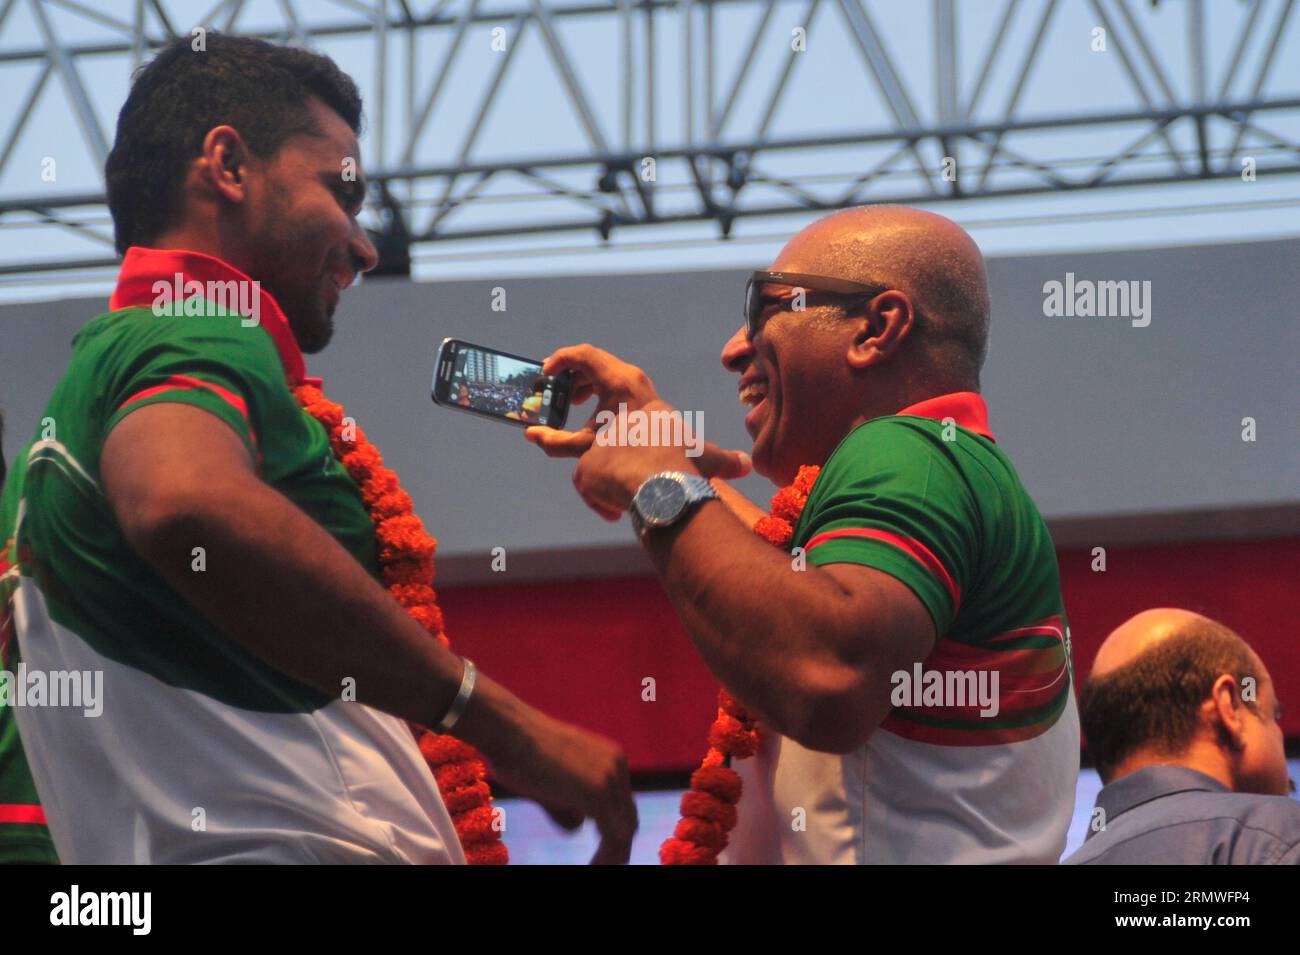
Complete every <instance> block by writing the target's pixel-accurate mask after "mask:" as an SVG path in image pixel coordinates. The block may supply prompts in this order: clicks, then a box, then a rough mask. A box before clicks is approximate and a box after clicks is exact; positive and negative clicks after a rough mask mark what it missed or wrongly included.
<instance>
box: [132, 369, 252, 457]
mask: <svg viewBox="0 0 1300 955" xmlns="http://www.w3.org/2000/svg"><path fill="white" fill-rule="evenodd" d="M194 388H206V389H208V390H209V391H211V392H212V393H213V394H215V395H216V396H217V397H218V398H220V399H221V400H222V401H224V402H225V403H226V404H228V405H230V407H232V408H234V409H235V410H236V411H238V412H239V414H240V416H241V417H242V418H243V419H244V424H246V425H248V433H249V436H250V437H251V438H252V439H253V444H254V446H256V445H257V434H256V433H255V432H254V431H253V424H252V422H251V421H249V420H248V405H247V404H246V403H245V401H244V399H243V398H242V397H241V396H240V395H238V394H236V393H235V392H233V391H231V390H230V389H229V388H223V387H222V386H221V385H217V384H213V383H212V382H210V381H201V380H200V379H198V378H191V377H190V376H189V375H172V376H171V377H170V378H168V379H167V380H166V381H164V382H163V383H162V384H161V385H154V386H153V387H152V388H145V389H144V390H143V391H139V392H136V393H135V394H133V395H132V396H131V397H130V398H127V399H126V401H124V402H122V403H121V404H120V405H118V406H117V410H118V411H121V410H122V409H123V408H125V407H126V406H127V405H129V404H131V402H133V401H139V400H140V399H142V398H149V397H152V396H153V395H156V394H160V393H161V392H164V391H189V390H191V389H194Z"/></svg>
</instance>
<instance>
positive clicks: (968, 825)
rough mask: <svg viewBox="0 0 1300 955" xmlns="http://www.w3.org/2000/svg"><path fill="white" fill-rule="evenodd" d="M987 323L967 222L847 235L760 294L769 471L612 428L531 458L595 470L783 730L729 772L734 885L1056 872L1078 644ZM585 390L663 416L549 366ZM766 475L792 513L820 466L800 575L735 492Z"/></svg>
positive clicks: (589, 495) (615, 515)
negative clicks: (736, 797) (1005, 430)
mask: <svg viewBox="0 0 1300 955" xmlns="http://www.w3.org/2000/svg"><path fill="white" fill-rule="evenodd" d="M989 311H990V308H989V295H988V287H987V280H986V277H985V271H984V262H983V258H982V256H981V255H980V252H979V249H978V248H977V247H976V245H975V243H974V242H973V241H972V240H971V238H970V237H969V236H968V235H967V234H966V233H965V232H964V231H962V230H961V229H960V228H959V227H958V226H957V225H956V224H954V223H952V222H950V221H949V220H947V219H945V218H943V217H942V216H938V215H934V214H931V213H927V212H922V211H920V210H916V209H907V208H900V207H864V208H857V209H848V210H844V211H841V212H837V213H835V214H833V215H830V216H827V217H826V218H823V219H821V220H819V221H817V222H815V223H813V224H812V225H810V226H808V227H807V228H806V229H804V230H803V231H802V232H800V233H799V234H798V235H796V236H795V237H794V238H793V239H791V240H790V242H789V243H787V244H786V246H785V247H784V248H783V249H782V250H781V252H780V254H779V255H778V256H777V259H776V261H775V262H774V263H773V264H772V267H771V269H769V270H764V271H761V272H756V273H755V274H754V275H753V276H752V277H751V279H750V281H749V283H748V286H747V288H746V293H745V307H744V314H745V324H744V326H743V327H741V328H740V329H739V330H738V331H737V332H736V333H735V334H734V335H733V336H732V338H731V339H730V340H729V341H728V342H727V343H726V345H725V347H724V348H723V351H722V363H723V365H724V366H725V367H726V369H727V370H728V371H731V372H733V373H735V374H737V375H739V376H740V377H739V381H738V390H739V395H740V400H741V402H742V403H744V404H745V405H747V406H749V411H748V413H747V415H746V417H745V428H746V430H747V431H748V432H749V434H750V436H751V437H752V438H753V442H754V444H753V449H752V452H751V454H750V455H746V454H744V453H742V452H738V451H727V450H723V449H721V448H718V447H716V446H713V445H705V448H704V453H703V454H700V455H698V456H695V457H687V456H686V455H685V454H684V452H683V449H682V448H681V447H619V446H615V445H613V444H612V443H608V442H606V441H603V440H602V441H596V440H595V437H596V424H597V418H596V416H595V415H593V418H592V420H591V421H589V422H588V423H587V425H586V426H585V427H584V428H583V429H581V430H579V431H573V432H560V431H553V430H550V429H545V428H530V429H528V431H527V432H526V435H527V437H528V439H529V440H530V441H533V442H534V443H536V444H538V445H539V446H540V447H542V449H543V450H545V451H546V453H547V454H550V455H552V456H569V457H579V458H580V460H579V462H578V466H577V469H576V471H575V473H574V484H575V486H576V488H577V490H578V492H579V494H580V495H581V496H582V497H583V499H584V500H585V501H586V503H587V504H588V505H589V506H590V507H591V508H592V509H593V510H595V511H596V512H597V513H598V514H600V515H601V516H603V517H605V518H606V519H608V520H617V519H619V518H620V517H621V516H622V515H623V513H624V512H628V511H630V512H631V516H632V522H633V525H634V527H636V528H637V531H638V535H639V537H640V540H641V543H642V545H643V546H644V547H645V549H646V551H647V552H648V553H649V555H650V557H651V559H652V560H653V562H654V565H655V567H656V569H657V570H658V572H659V574H660V576H661V577H662V579H663V583H664V587H665V589H666V591H667V594H668V596H669V598H670V600H671V601H672V602H673V604H674V606H675V607H676V609H677V611H678V614H679V616H680V617H681V620H682V622H683V624H684V625H685V628H686V630H687V632H688V633H689V634H690V636H691V639H692V640H693V641H694V643H695V645H696V647H697V648H698V649H699V652H700V654H701V655H702V656H703V658H704V660H705V662H706V663H707V664H708V666H709V668H710V669H711V670H712V672H713V673H714V675H715V676H716V677H717V678H718V680H719V681H720V682H721V683H722V684H723V686H725V687H726V688H727V690H728V691H730V692H731V693H732V694H733V695H734V696H735V697H736V698H737V699H738V700H739V701H740V702H741V703H742V704H744V705H745V706H746V707H747V708H749V709H750V710H751V711H752V712H754V713H756V714H757V715H758V716H759V718H760V719H761V721H762V723H763V725H764V726H765V727H766V729H767V731H768V732H767V735H766V738H765V739H764V742H763V744H762V747H761V749H760V751H759V752H758V753H757V754H756V755H755V756H753V757H752V758H749V759H744V760H738V761H736V762H735V764H734V767H735V768H736V770H737V771H738V772H739V773H740V775H741V777H742V779H743V783H744V793H743V795H742V797H741V800H740V804H739V817H738V821H737V824H736V827H735V830H734V831H733V832H732V834H731V837H730V844H729V846H728V849H727V851H726V853H725V854H724V856H723V859H724V861H729V862H737V863H1017V862H1037V863H1055V862H1056V861H1057V860H1058V859H1059V858H1060V855H1061V852H1062V850H1063V848H1064V845H1065V837H1066V830H1067V828H1068V826H1069V821H1070V817H1071V813H1072V811H1073V807H1074V792H1075V782H1076V777H1077V775H1078V766H1079V722H1078V714H1077V710H1076V707H1075V702H1074V696H1073V692H1072V688H1071V683H1072V672H1071V666H1070V650H1069V637H1068V628H1067V622H1066V617H1065V609H1064V606H1063V604H1062V600H1061V593H1060V582H1059V578H1058V573H1057V566H1056V557H1055V551H1054V549H1053V546H1052V541H1051V538H1050V537H1049V535H1048V533H1047V530H1046V527H1045V526H1044V524H1043V521H1042V518H1041V517H1040V516H1039V514H1038V511H1037V509H1036V508H1035V506H1034V503H1033V501H1032V500H1031V499H1030V498H1029V495H1028V494H1027V493H1026V492H1025V490H1024V488H1023V487H1022V486H1021V484H1020V480H1019V478H1018V476H1017V474H1016V471H1015V468H1014V467H1013V465H1012V464H1011V462H1010V460H1009V459H1008V458H1007V457H1006V455H1005V454H1004V453H1003V452H1002V451H1001V450H1000V449H999V448H998V446H997V443H996V439H995V438H994V435H993V432H992V430H991V429H990V424H989V420H988V412H987V409H986V407H985V404H984V401H983V399H982V398H981V397H980V395H979V372H980V368H981V365H982V364H983V361H984V356H985V353H986V350H987V338H988V324H989ZM566 369H571V370H572V371H573V372H574V373H575V375H576V382H577V387H576V390H575V401H574V403H575V404H576V403H579V402H581V401H582V400H585V399H586V398H588V397H590V396H591V395H593V394H594V395H595V396H596V397H597V398H598V399H599V400H598V406H597V413H598V414H599V413H600V412H607V413H608V414H634V413H638V412H646V411H650V412H653V411H662V410H671V409H670V407H669V406H668V405H667V403H665V402H664V401H663V400H661V399H660V397H659V395H658V393H657V392H656V391H655V387H654V384H653V382H652V381H651V380H650V379H649V377H648V376H647V375H646V374H645V373H644V372H643V371H641V370H640V369H638V368H635V367H633V366H631V365H628V364H626V363H624V362H622V361H620V360H619V359H617V358H616V357H614V356H613V355H610V354H608V353H606V352H602V351H600V350H599V349H596V348H593V347H592V346H590V345H580V346H577V347H574V348H566V349H561V350H560V351H558V352H556V353H555V354H553V355H552V356H551V357H550V358H549V359H548V360H547V362H546V367H545V371H546V373H548V374H555V373H558V372H560V371H562V370H566ZM620 406H622V407H620ZM608 414H607V415H606V416H604V417H602V418H601V421H602V422H607V421H608V420H609V417H608ZM620 427H621V425H620ZM617 433H619V434H623V433H627V432H626V431H625V430H619V431H618V432H617ZM751 456H752V458H751ZM751 460H752V467H753V468H754V469H755V470H757V471H758V472H759V473H760V474H762V475H764V476H765V477H767V478H769V479H770V480H771V481H772V483H773V484H774V485H776V486H778V487H781V486H784V485H787V484H789V483H791V482H792V481H793V479H794V477H795V475H796V474H797V472H798V470H799V468H800V467H801V466H803V465H819V466H820V468H821V471H820V474H819V476H818V478H817V481H816V484H815V485H814V487H813V488H812V491H811V493H810V495H809V498H808V502H807V504H806V506H805V507H804V509H803V513H802V516H801V518H800V520H799V522H798V524H797V526H796V527H795V529H794V540H793V547H794V550H793V551H792V554H783V553H781V552H780V551H779V550H777V549H776V548H774V547H772V546H771V545H770V544H768V543H767V542H766V541H764V540H762V539H761V538H760V537H759V536H758V535H756V534H754V533H752V527H753V524H754V522H755V521H756V520H757V519H758V517H759V516H761V515H762V513H763V511H762V510H761V509H760V508H758V507H757V506H756V505H754V504H752V503H750V502H749V501H747V500H745V499H744V498H743V497H742V496H741V495H740V494H739V493H737V492H736V491H734V490H733V489H731V488H730V487H729V486H728V485H726V484H725V483H724V481H723V480H719V479H728V478H733V477H738V476H741V475H743V474H745V473H747V471H748V470H749V468H750V466H751ZM709 479H714V480H712V481H710V480H709Z"/></svg>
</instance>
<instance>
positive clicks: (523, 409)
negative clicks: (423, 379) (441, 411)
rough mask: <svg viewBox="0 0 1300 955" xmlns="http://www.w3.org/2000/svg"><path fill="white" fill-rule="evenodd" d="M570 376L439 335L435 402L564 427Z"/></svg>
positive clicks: (506, 418) (520, 422)
mask: <svg viewBox="0 0 1300 955" xmlns="http://www.w3.org/2000/svg"><path fill="white" fill-rule="evenodd" d="M572 389H573V376H572V375H571V374H569V373H567V372H566V373H563V374H559V375H546V374H543V373H542V363H541V362H540V361H535V360H534V359H531V358H523V357H521V356H519V355H512V354H510V353H509V352H503V351H498V350H497V349H494V348H485V347H484V346H482V345H472V344H470V343H469V342H465V341H461V340H459V339H456V338H446V339H443V342H442V347H441V348H440V349H439V350H438V362H437V365H436V366H435V367H434V371H433V393H432V397H433V400H434V402H435V403H436V404H439V405H442V406H444V407H447V408H460V409H461V410H463V411H469V412H472V413H473V414H477V415H480V416H482V417H485V418H494V419H495V420H497V421H504V422H506V423H507V424H514V425H518V426H519V427H522V428H527V427H531V426H532V425H544V426H546V427H550V428H563V427H564V422H565V420H566V419H567V418H568V414H569V404H570V396H571V393H572Z"/></svg>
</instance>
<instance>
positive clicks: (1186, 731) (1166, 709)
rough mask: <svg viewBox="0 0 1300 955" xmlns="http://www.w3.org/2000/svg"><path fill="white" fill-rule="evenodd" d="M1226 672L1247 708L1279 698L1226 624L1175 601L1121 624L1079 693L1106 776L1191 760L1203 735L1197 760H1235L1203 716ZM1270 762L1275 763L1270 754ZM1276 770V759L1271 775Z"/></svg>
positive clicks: (1238, 700)
mask: <svg viewBox="0 0 1300 955" xmlns="http://www.w3.org/2000/svg"><path fill="white" fill-rule="evenodd" d="M1224 677H1230V678H1231V681H1232V684H1231V685H1232V686H1233V687H1235V689H1234V691H1233V694H1234V696H1235V702H1234V703H1233V704H1232V705H1244V706H1247V707H1248V708H1249V709H1251V711H1252V712H1253V713H1255V714H1256V716H1257V717H1258V716H1259V715H1260V713H1261V709H1260V707H1259V706H1256V701H1258V703H1259V704H1261V705H1264V704H1265V701H1271V700H1272V692H1273V691H1272V685H1271V680H1270V679H1269V676H1268V671H1267V670H1266V669H1265V668H1264V664H1263V662H1262V661H1261V660H1260V659H1259V657H1258V656H1256V655H1255V652H1254V651H1253V650H1251V648H1250V647H1249V645H1247V643H1246V642H1245V641H1244V640H1242V639H1241V637H1239V636H1237V634H1235V633H1233V632H1232V631H1231V630H1229V629H1228V628H1227V627H1225V626H1224V625H1223V624H1221V623H1218V622H1217V621H1214V620H1211V619H1209V618H1208V617H1203V616H1201V615H1200V614H1198V613H1192V612H1191V611H1190V610H1179V609H1176V608H1172V607H1160V608H1156V609H1153V610H1144V611H1143V612H1142V613H1139V614H1137V615H1136V616H1134V617H1131V618H1130V619H1128V620H1126V621H1125V622H1124V623H1122V624H1120V626H1119V627H1117V628H1116V629H1115V630H1114V631H1113V632H1112V633H1111V634H1110V636H1108V637H1107V638H1106V641H1105V642H1104V643H1103V644H1102V645H1101V649H1100V650H1098V651H1097V658H1096V660H1095V662H1094V663H1093V667H1092V672H1091V673H1090V674H1089V675H1088V679H1087V681H1086V682H1085V683H1084V685H1083V689H1082V692H1081V693H1080V699H1079V715H1080V720H1081V722H1082V724H1083V732H1084V737H1085V738H1086V739H1087V741H1088V752H1089V753H1090V754H1091V755H1092V757H1093V759H1094V760H1095V761H1096V764H1097V769H1098V771H1099V772H1100V773H1101V777H1102V779H1103V780H1104V781H1109V780H1110V778H1111V777H1112V776H1113V775H1115V774H1116V773H1119V774H1122V773H1123V772H1126V771H1132V770H1133V769H1134V768H1135V767H1140V766H1141V765H1145V764H1148V763H1160V762H1177V763H1179V764H1181V765H1191V764H1190V763H1187V762H1184V761H1185V760H1188V759H1191V758H1192V757H1189V756H1188V754H1189V752H1191V751H1192V749H1193V747H1194V746H1195V745H1197V744H1198V741H1199V744H1200V745H1201V750H1200V752H1199V756H1198V757H1197V758H1200V759H1202V760H1204V758H1205V756H1206V753H1207V752H1210V753H1211V754H1212V755H1213V756H1214V758H1213V759H1212V760H1211V762H1215V761H1216V760H1217V761H1218V762H1219V763H1222V764H1225V765H1226V764H1227V763H1228V762H1230V761H1231V760H1229V759H1228V758H1227V757H1226V756H1225V757H1224V759H1223V760H1218V759H1217V753H1216V752H1215V751H1216V750H1217V749H1218V747H1219V746H1220V745H1221V739H1222V737H1223V734H1222V733H1220V732H1218V731H1217V730H1213V729H1211V728H1210V724H1207V723H1205V722H1204V720H1206V719H1212V718H1215V717H1212V716H1211V715H1210V714H1211V712H1215V713H1217V712H1218V711H1217V710H1215V711H1210V710H1207V709H1206V707H1207V705H1212V704H1213V703H1214V694H1215V690H1214V688H1215V687H1216V686H1217V685H1220V683H1221V680H1222V679H1223V678H1224ZM1247 678H1250V679H1251V681H1252V682H1251V683H1247V682H1246V681H1247ZM1247 686H1253V687H1254V689H1253V690H1252V691H1251V692H1250V694H1249V695H1247V694H1246V693H1244V692H1242V690H1243V689H1244V688H1245V687H1247ZM1269 707H1270V708H1271V704H1269ZM1265 718H1266V719H1271V718H1269V717H1267V715H1266V714H1265ZM1220 722H1221V723H1222V720H1220ZM1256 722H1258V719H1256ZM1278 738H1279V739H1280V733H1279V734H1278ZM1265 749H1267V747H1265ZM1269 760H1271V761H1273V762H1275V760H1273V756H1272V755H1271V754H1270V756H1269ZM1192 768H1199V767H1198V766H1196V765H1193V766H1192ZM1274 770H1275V767H1273V766H1272V765H1271V762H1270V768H1269V769H1268V773H1270V774H1271V775H1270V778H1272V777H1274V776H1276V772H1275V771H1274ZM1212 775H1216V776H1217V775H1220V773H1217V772H1216V773H1212ZM1283 775H1285V774H1283ZM1268 785H1270V786H1271V785H1274V784H1273V783H1269V784H1268Z"/></svg>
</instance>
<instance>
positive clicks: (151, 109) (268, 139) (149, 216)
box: [104, 32, 361, 252]
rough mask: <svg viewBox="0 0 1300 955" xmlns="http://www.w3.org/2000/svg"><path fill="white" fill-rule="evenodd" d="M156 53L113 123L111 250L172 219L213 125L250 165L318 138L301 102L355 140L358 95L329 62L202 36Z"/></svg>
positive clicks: (144, 241)
mask: <svg viewBox="0 0 1300 955" xmlns="http://www.w3.org/2000/svg"><path fill="white" fill-rule="evenodd" d="M193 44H194V41H193V40H192V39H191V37H189V36H183V37H179V38H178V39H175V40H172V41H171V42H169V43H168V44H167V45H166V46H164V47H163V48H162V49H161V50H160V51H159V52H158V55H157V56H155V57H154V58H153V59H152V60H150V61H149V62H148V63H146V64H145V65H144V66H142V67H140V69H139V70H137V71H136V73H135V76H134V78H133V79H132V82H131V92H130V95H128V96H127V98H126V104H125V105H124V106H123V107H122V111H121V112H120V113H119V114H118V116H117V139H116V141H115V142H114V144H113V151H112V152H111V153H110V154H109V156H108V162H107V163H106V164H105V167H104V179H105V182H106V183H107V187H108V209H109V212H110V213H112V216H113V226H114V244H115V245H116V247H117V251H118V252H125V251H126V250H127V248H128V247H129V246H132V245H148V244H149V243H151V242H152V241H154V240H155V239H156V238H157V237H158V236H159V235H161V234H162V233H163V231H164V230H165V229H167V228H168V227H169V226H171V225H174V224H175V223H176V221H178V219H179V217H180V214H181V184H182V182H183V181H184V177H185V170H186V168H187V167H188V165H189V163H190V162H191V161H192V160H193V159H194V157H195V156H197V155H199V153H200V151H201V150H202V148H203V138H204V137H205V136H206V135H207V134H208V131H209V130H211V129H212V128H213V127H215V126H221V125H223V124H229V125H231V126H233V127H234V128H235V129H237V130H239V134H240V135H241V136H242V137H243V138H244V142H246V143H247V144H248V148H249V149H250V150H252V152H253V153H254V154H255V155H257V156H258V157H262V158H265V157H269V156H273V155H275V153H276V152H277V151H278V150H279V148H280V146H281V145H283V143H284V142H285V140H286V139H288V138H289V137H290V136H292V135H295V134H299V133H317V132H319V129H318V128H317V126H316V124H315V123H314V122H313V121H312V118H311V114H310V113H309V112H307V110H306V106H307V102H308V100H309V99H310V98H311V97H317V98H318V99H320V100H321V101H322V102H324V103H325V105H326V106H328V107H329V108H330V109H332V110H334V111H335V112H336V113H338V114H339V116H341V117H343V119H344V121H345V122H347V124H348V125H349V126H350V127H352V131H353V132H356V133H359V132H360V129H361V94H360V93H359V92H357V87H356V84H355V83H354V82H353V81H352V78H351V77H349V76H348V75H347V74H346V73H344V72H343V71H342V70H341V69H339V67H338V65H337V64H336V63H335V62H334V61H333V60H331V59H330V58H329V57H328V56H324V55H323V54H320V53H312V52H309V51H307V50H300V49H296V48H294V47H287V46H276V45H275V44H273V43H267V42H265V41H264V40H256V39H253V38H251V37H238V36H226V35H224V34H221V33H216V32H209V33H207V34H206V35H205V37H204V48H203V49H201V50H195V49H194V48H193Z"/></svg>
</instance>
